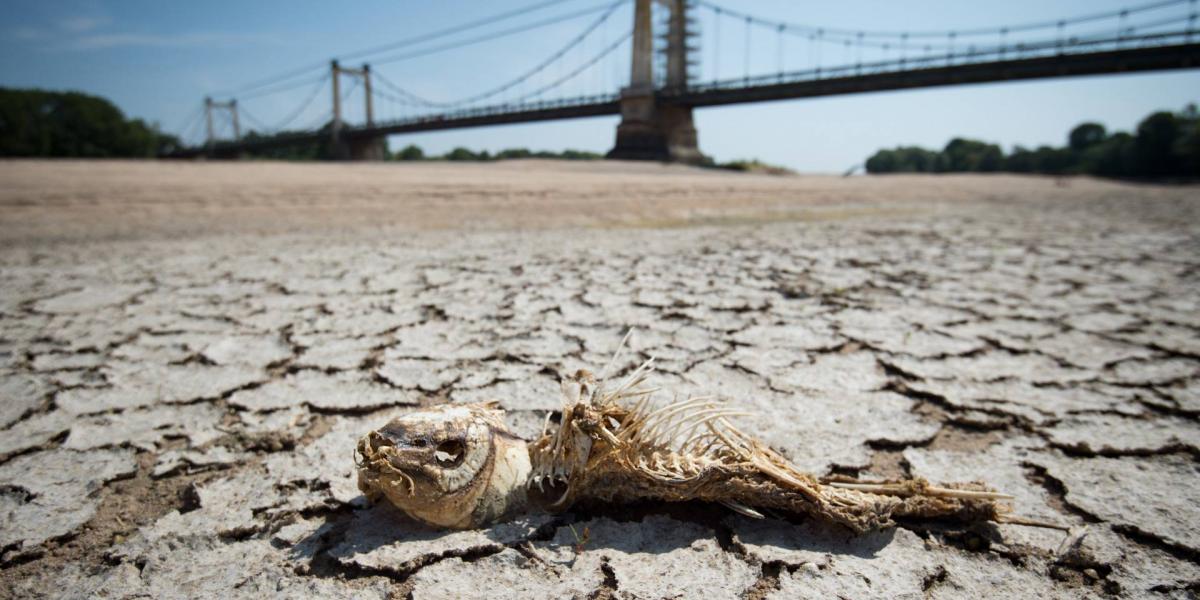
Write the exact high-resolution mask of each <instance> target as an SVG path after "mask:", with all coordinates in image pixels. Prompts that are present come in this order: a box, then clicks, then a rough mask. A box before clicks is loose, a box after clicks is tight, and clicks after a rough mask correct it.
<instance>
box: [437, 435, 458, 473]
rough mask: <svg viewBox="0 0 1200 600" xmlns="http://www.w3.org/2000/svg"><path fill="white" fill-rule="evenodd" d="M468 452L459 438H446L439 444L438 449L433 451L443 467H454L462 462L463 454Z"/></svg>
mask: <svg viewBox="0 0 1200 600" xmlns="http://www.w3.org/2000/svg"><path fill="white" fill-rule="evenodd" d="M465 454H466V447H465V446H463V443H462V442H461V441H459V440H446V441H444V442H442V443H440V444H438V446H437V450H436V451H435V452H434V453H433V458H434V460H436V461H437V464H438V466H440V467H443V468H447V469H450V468H454V467H457V466H458V465H460V464H462V461H463V455H465Z"/></svg>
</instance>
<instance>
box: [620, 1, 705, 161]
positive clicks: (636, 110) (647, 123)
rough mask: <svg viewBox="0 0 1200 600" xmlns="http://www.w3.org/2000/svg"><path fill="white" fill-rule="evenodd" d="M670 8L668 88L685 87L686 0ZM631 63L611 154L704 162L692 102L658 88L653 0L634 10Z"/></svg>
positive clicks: (641, 2)
mask: <svg viewBox="0 0 1200 600" xmlns="http://www.w3.org/2000/svg"><path fill="white" fill-rule="evenodd" d="M664 4H665V5H666V6H667V7H668V9H669V10H670V18H669V20H668V28H667V81H666V87H667V88H672V89H679V88H686V87H687V83H688V74H687V67H688V60H687V39H688V18H687V0H665V2H664ZM632 54H633V65H632V68H631V71H630V77H629V87H626V88H625V89H623V90H621V124H620V125H618V126H617V140H616V144H615V145H614V146H613V149H612V150H610V151H609V153H608V155H607V156H608V158H617V159H627V160H658V161H664V162H682V163H689V164H701V163H705V162H708V161H709V159H708V157H706V156H704V155H703V154H702V153H701V152H700V145H699V141H698V139H697V135H696V126H695V123H694V122H693V121H692V107H691V106H688V105H684V104H677V103H671V102H665V101H662V100H660V99H659V97H658V95H657V94H656V93H655V85H654V29H653V21H652V18H651V0H636V4H635V7H634V15H633V53H632Z"/></svg>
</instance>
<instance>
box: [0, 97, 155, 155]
mask: <svg viewBox="0 0 1200 600" xmlns="http://www.w3.org/2000/svg"><path fill="white" fill-rule="evenodd" d="M177 147H179V140H178V139H176V138H175V136H172V135H167V134H165V133H162V132H161V131H159V130H158V127H157V126H155V125H152V124H149V123H146V122H145V121H143V120H141V119H126V118H125V115H124V114H122V113H121V110H120V109H119V108H117V107H116V106H115V105H113V103H112V102H109V101H108V100H106V99H104V98H101V97H98V96H91V95H88V94H83V93H80V92H48V91H44V90H36V89H32V90H23V89H12V88H0V156H7V157H17V156H45V157H71V158H85V157H87V158H148V157H153V156H158V155H159V154H161V153H163V152H167V151H170V150H173V149H175V148H177Z"/></svg>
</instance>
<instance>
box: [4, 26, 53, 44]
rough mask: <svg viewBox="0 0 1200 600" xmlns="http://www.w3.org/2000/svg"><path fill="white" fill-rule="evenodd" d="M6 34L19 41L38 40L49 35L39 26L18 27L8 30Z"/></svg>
mask: <svg viewBox="0 0 1200 600" xmlns="http://www.w3.org/2000/svg"><path fill="white" fill-rule="evenodd" d="M5 34H6V35H5V37H7V38H8V39H10V40H16V41H18V42H36V41H37V40H41V39H45V38H46V37H47V35H46V32H45V31H42V30H41V29H38V28H37V27H17V28H15V29H10V30H8V31H7V32H5Z"/></svg>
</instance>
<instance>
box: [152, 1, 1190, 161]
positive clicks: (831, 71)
mask: <svg viewBox="0 0 1200 600" xmlns="http://www.w3.org/2000/svg"><path fill="white" fill-rule="evenodd" d="M573 1H574V0H557V1H551V2H541V3H538V4H534V5H530V6H525V7H522V8H519V9H516V10H512V11H509V12H507V13H503V14H499V15H493V16H491V17H489V18H486V19H480V20H477V21H473V22H470V23H466V24H464V25H461V26H457V27H453V28H449V29H446V30H441V31H436V32H430V33H428V34H424V35H421V36H417V37H415V38H409V39H405V40H399V41H397V42H394V43H391V44H386V45H383V46H379V47H376V48H371V49H366V50H363V51H360V52H357V53H352V54H350V55H345V56H343V57H341V59H340V60H333V61H331V62H329V63H327V64H325V63H322V64H319V65H313V66H310V67H306V68H303V69H297V70H295V71H290V72H287V73H283V74H280V75H276V76H273V77H270V78H267V79H264V80H262V81H259V82H255V83H252V84H250V85H248V86H246V87H244V88H242V89H240V90H238V91H236V92H233V93H225V94H214V96H218V97H221V98H223V99H220V100H218V99H214V98H213V97H208V98H205V100H204V103H203V104H202V106H201V107H200V108H199V109H198V110H197V111H195V112H194V113H193V114H192V116H191V118H190V119H189V120H188V122H186V123H185V124H184V126H183V127H181V129H180V139H181V140H184V142H185V144H187V145H185V147H183V148H180V149H178V150H176V151H174V152H172V153H171V154H169V156H170V157H179V158H188V157H200V156H208V157H218V158H233V157H237V156H240V155H243V154H245V153H250V152H261V151H265V150H270V149H277V148H286V147H289V146H300V145H309V146H312V145H325V146H324V147H325V148H327V150H328V151H327V152H326V153H325V155H327V156H330V157H333V158H340V159H354V160H378V159H382V158H383V157H384V156H385V154H386V138H387V136H389V135H397V134H405V133H414V132H421V131H434V130H444V129H456V128H466V127H480V126H488V125H501V124H509V123H531V122H537V121H550V120H557V119H575V118H583V117H593V116H602V115H620V117H621V121H620V124H619V125H618V126H617V131H616V140H615V143H614V146H613V149H612V150H611V151H610V152H609V154H608V156H609V157H611V158H624V159H645V160H663V161H680V162H700V161H703V160H704V156H703V155H702V154H701V153H700V150H699V145H698V140H697V132H696V128H695V125H694V122H693V118H692V114H693V110H694V109H697V108H703V107H707V106H717V105H728V104H739V103H750V102H763V101H772V100H785V99H795V98H811V97H818V96H831V95H837V94H856V93H865V92H879V91H887V90H902V89H913V88H923V87H933V86H948V85H959V84H971V83H985V82H997V81H1017V80H1030V79H1041V78H1051V77H1070V76H1081V75H1098V74H1108V73H1134V72H1145V71H1160V70H1171V69H1190V68H1196V67H1200V43H1198V42H1200V38H1198V37H1197V35H1198V34H1200V31H1197V0H1159V1H1156V2H1150V3H1147V4H1141V5H1137V6H1131V7H1129V8H1125V9H1121V10H1113V11H1108V12H1098V13H1091V14H1085V15H1075V16H1072V17H1065V18H1061V19H1056V20H1048V21H1040V22H1030V23H1017V24H1009V25H1004V26H996V27H986V28H976V29H966V30H952V31H859V30H853V29H844V28H828V27H821V26H817V25H813V24H802V23H792V22H786V21H780V20H775V19H771V18H767V17H764V16H761V15H755V14H751V13H749V12H743V10H742V9H741V6H742V5H743V4H742V3H739V4H738V5H737V6H738V7H739V8H737V9H733V8H729V7H728V6H723V5H721V4H717V3H715V2H714V1H712V0H657V1H654V0H608V1H607V2H605V3H603V4H599V5H593V6H589V7H585V8H581V9H578V10H573V11H570V12H560V11H561V9H562V8H564V6H565V5H569V4H571V3H572V2H573ZM630 13H631V14H630ZM542 15H545V16H543V18H540V19H538V20H534V21H527V22H523V23H517V24H515V25H512V26H509V27H507V28H499V29H497V28H496V25H497V24H501V23H504V22H508V21H518V20H520V19H525V18H529V17H536V16H542ZM630 17H632V18H630ZM575 21H582V22H583V26H582V28H581V29H580V32H579V34H578V35H576V36H575V37H573V38H572V39H571V40H570V41H569V42H568V43H567V44H565V45H564V46H562V47H561V48H559V49H558V50H557V51H555V52H553V53H552V54H550V55H549V56H548V57H546V58H545V59H543V60H541V61H538V62H536V63H534V64H532V65H531V66H530V67H528V68H527V69H525V70H524V71H522V72H520V73H519V74H518V75H516V76H515V77H513V78H512V79H510V80H508V81H506V82H504V83H502V84H500V85H495V86H492V87H490V88H488V89H485V90H481V91H479V92H476V93H472V94H470V95H467V96H464V97H461V98H456V99H450V100H442V99H438V100H435V99H430V98H427V97H425V96H423V95H420V94H418V93H416V92H414V91H412V90H410V89H407V88H405V87H403V86H400V85H397V84H396V83H394V82H393V81H392V79H390V78H389V77H388V76H387V75H386V73H385V72H384V70H382V69H381V68H380V67H381V66H382V65H386V64H394V63H395V62H399V61H411V60H416V59H419V58H421V57H424V56H429V55H432V54H435V53H442V52H450V51H453V50H456V49H459V48H463V47H466V46H472V45H478V44H485V43H489V42H493V41H495V40H499V39H502V38H514V37H517V36H521V35H525V34H529V33H531V32H534V31H536V30H538V29H541V28H545V27H549V26H552V25H558V24H562V23H569V22H575ZM702 28H703V29H705V31H703V33H702V32H701V29H702ZM478 29H491V30H490V31H487V32H485V33H482V34H478V35H474V36H473V37H462V36H463V34H467V33H471V32H472V31H474V30H478ZM710 53H711V54H710ZM763 53H773V54H774V68H773V69H772V70H771V71H770V72H765V73H764V72H755V71H754V70H752V69H751V64H752V61H751V56H757V57H759V58H761V57H762V55H763ZM706 56H711V60H707V61H706V60H705V57H706ZM363 57H376V58H374V59H373V61H372V64H368V63H366V62H363V63H361V64H360V65H358V66H348V65H349V63H348V60H349V59H354V58H363ZM739 57H740V58H741V59H742V60H741V63H742V64H741V65H740V66H741V68H740V69H737V68H731V63H735V62H736V59H737V58H739ZM769 62H771V61H769V60H768V61H763V60H758V61H755V64H756V65H758V66H759V68H761V65H762V64H764V63H769ZM731 71H733V72H731ZM314 75H315V76H314ZM289 94H298V95H297V96H296V98H297V99H298V102H297V104H296V108H295V109H293V110H291V111H290V112H287V113H283V116H282V118H280V120H278V121H276V122H274V123H271V124H268V123H266V122H264V121H262V120H260V119H258V118H256V117H255V116H254V115H253V113H251V112H250V111H249V108H248V105H249V104H252V103H253V102H254V101H256V100H257V99H261V98H265V97H270V96H275V97H279V96H285V95H289ZM320 98H327V99H328V104H322V103H318V99H320ZM359 101H361V105H359V104H358V102H359ZM359 106H361V111H359V110H358V107H359ZM301 120H305V121H307V122H306V123H304V124H301V125H296V123H297V122H299V121H301ZM243 124H248V125H250V126H251V129H250V130H249V131H244V130H243Z"/></svg>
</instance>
